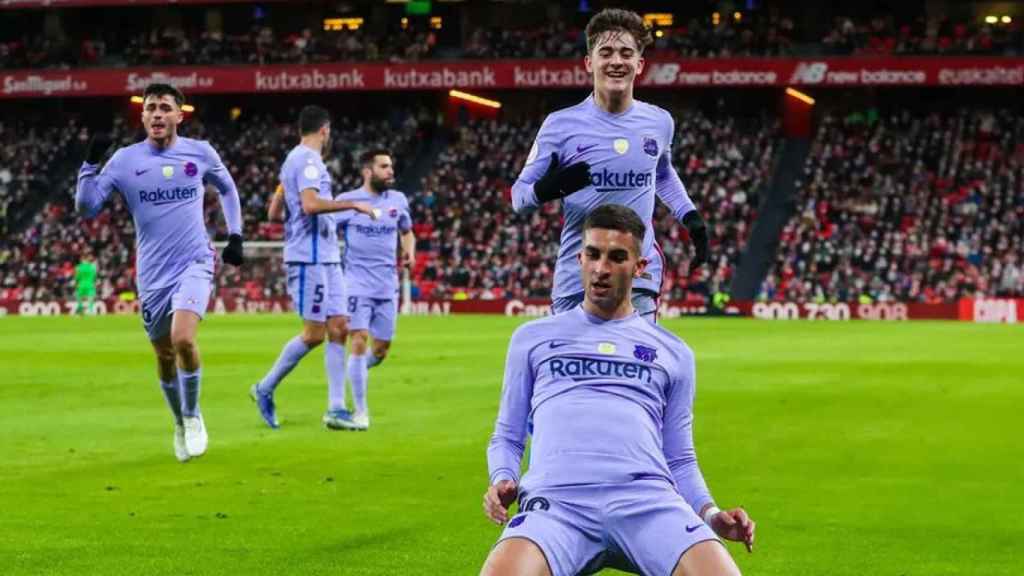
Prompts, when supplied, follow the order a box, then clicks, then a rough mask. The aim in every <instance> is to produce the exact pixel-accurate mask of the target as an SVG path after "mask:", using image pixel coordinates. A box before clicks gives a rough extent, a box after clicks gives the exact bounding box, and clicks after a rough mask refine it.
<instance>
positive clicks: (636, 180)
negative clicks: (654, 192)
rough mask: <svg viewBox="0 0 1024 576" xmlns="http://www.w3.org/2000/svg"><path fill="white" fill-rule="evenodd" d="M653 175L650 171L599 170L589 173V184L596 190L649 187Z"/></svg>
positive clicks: (606, 190)
mask: <svg viewBox="0 0 1024 576" xmlns="http://www.w3.org/2000/svg"><path fill="white" fill-rule="evenodd" d="M653 182H654V176H653V175H652V174H651V173H650V172H636V171H634V170H630V171H629V172H611V171H610V170H607V169H605V170H601V171H600V172H594V173H592V174H591V175H590V184H591V185H592V186H593V187H594V189H595V190H597V191H598V192H620V191H623V190H635V189H637V188H650V186H651V183H653Z"/></svg>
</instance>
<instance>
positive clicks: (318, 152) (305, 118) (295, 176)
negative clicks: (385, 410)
mask: <svg viewBox="0 0 1024 576" xmlns="http://www.w3.org/2000/svg"><path fill="white" fill-rule="evenodd" d="M299 133H300V135H301V137H302V140H301V141H300V142H299V144H297V145H296V146H295V147H294V148H292V150H291V152H289V153H288V157H287V158H285V161H284V164H283V165H282V166H281V174H280V177H281V180H280V182H281V184H280V186H279V190H280V189H282V188H283V193H282V194H278V193H277V192H275V194H274V197H273V198H272V199H271V204H270V207H269V209H268V216H269V217H270V218H271V219H272V220H273V219H277V218H278V217H280V216H281V215H282V213H283V214H284V216H285V224H284V230H285V246H284V261H285V264H286V265H287V267H288V293H289V294H290V295H291V298H292V304H293V305H294V306H295V311H296V312H298V313H299V316H300V317H301V318H302V332H301V333H300V334H299V335H297V336H295V337H294V338H292V339H291V340H289V341H288V342H287V343H286V344H285V346H284V349H283V350H281V354H280V355H279V356H278V358H277V361H276V362H275V363H274V365H273V366H272V367H271V368H270V371H269V372H268V373H267V374H266V376H264V377H263V379H262V380H260V381H259V382H257V383H256V384H254V385H253V386H252V388H251V389H250V390H249V394H250V396H251V397H252V399H253V400H254V401H255V402H256V405H257V407H258V408H259V411H260V416H261V417H262V418H263V421H264V422H266V423H267V425H268V426H270V427H271V428H277V427H278V426H279V422H278V419H277V407H276V404H275V402H274V391H275V390H276V389H277V386H278V385H279V384H280V383H281V381H282V380H283V379H284V377H285V376H287V375H288V373H289V372H291V371H292V369H293V368H295V366H296V365H297V364H298V363H299V361H300V360H302V358H303V357H305V356H306V354H308V353H309V351H310V350H312V349H313V348H316V347H317V346H319V345H320V344H321V343H322V342H323V341H324V337H325V336H326V337H327V340H328V342H327V352H326V354H325V360H324V363H325V368H326V371H327V396H328V400H327V402H328V406H327V412H325V413H324V417H323V421H324V423H325V424H327V425H328V426H330V425H331V424H332V423H333V422H334V421H335V420H336V419H338V418H341V417H345V418H347V417H348V415H347V413H344V410H343V409H344V404H345V336H346V326H345V320H346V319H345V316H344V315H343V312H344V305H345V287H344V284H343V280H342V275H341V251H340V250H339V247H338V231H337V226H336V224H335V217H336V215H337V213H339V212H341V211H344V210H355V211H360V212H363V213H365V214H369V215H370V217H371V218H372V217H373V209H372V208H370V206H369V205H367V204H365V203H359V202H344V201H342V202H339V201H336V200H334V199H332V191H331V175H330V173H329V172H328V171H327V166H326V165H325V164H324V162H323V159H322V154H323V151H324V148H325V147H326V146H327V142H328V140H329V139H330V137H331V118H330V115H329V114H328V113H327V110H324V109H323V108H321V107H319V106H306V107H305V108H303V109H302V110H301V111H300V112H299Z"/></svg>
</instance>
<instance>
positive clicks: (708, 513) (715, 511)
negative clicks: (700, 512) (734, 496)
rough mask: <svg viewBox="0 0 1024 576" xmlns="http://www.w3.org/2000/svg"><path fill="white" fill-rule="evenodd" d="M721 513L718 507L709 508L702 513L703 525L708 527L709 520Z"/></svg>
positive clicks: (709, 524)
mask: <svg viewBox="0 0 1024 576" xmlns="http://www.w3.org/2000/svg"><path fill="white" fill-rule="evenodd" d="M721 511H722V510H721V508H719V507H718V506H711V507H710V508H708V509H707V510H705V511H704V523H705V524H707V525H708V526H711V519H712V518H714V517H715V516H716V515H717V514H718V513H719V512H721Z"/></svg>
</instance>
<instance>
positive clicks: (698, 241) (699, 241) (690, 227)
mask: <svg viewBox="0 0 1024 576" xmlns="http://www.w3.org/2000/svg"><path fill="white" fill-rule="evenodd" d="M683 226H686V230H687V231H688V232H689V233H690V242H691V243H692V244H693V251H694V256H693V260H692V261H691V262H690V266H691V267H693V266H700V265H701V264H704V263H705V262H707V261H708V227H707V225H705V224H704V219H703V218H701V217H700V214H698V213H697V211H696V210H692V211H690V212H687V213H686V216H683Z"/></svg>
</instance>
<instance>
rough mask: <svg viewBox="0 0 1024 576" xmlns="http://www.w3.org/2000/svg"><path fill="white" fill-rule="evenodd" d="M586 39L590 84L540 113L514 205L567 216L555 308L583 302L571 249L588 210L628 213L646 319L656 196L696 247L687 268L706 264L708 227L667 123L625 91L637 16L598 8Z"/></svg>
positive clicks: (644, 33)
mask: <svg viewBox="0 0 1024 576" xmlns="http://www.w3.org/2000/svg"><path fill="white" fill-rule="evenodd" d="M586 37H587V56H586V58H585V60H584V64H585V65H586V68H587V71H588V72H590V73H591V74H592V76H593V80H594V91H593V93H592V94H591V95H590V96H588V97H587V99H586V100H584V101H583V102H581V103H579V104H577V105H575V106H572V107H570V108H565V109H563V110H559V111H557V112H554V113H553V114H551V115H549V116H548V117H547V118H546V119H545V120H544V123H543V124H542V125H541V127H540V131H539V132H538V133H537V138H536V140H535V141H534V143H533V147H532V149H531V150H530V154H529V156H528V157H527V160H526V164H525V166H523V169H522V172H520V174H519V179H518V180H516V182H515V184H513V186H512V207H513V209H514V210H515V211H516V212H523V211H529V210H533V209H535V208H536V207H537V206H539V205H540V204H542V203H544V202H551V201H554V200H561V201H562V211H563V213H564V216H565V223H564V225H563V227H562V239H561V247H560V248H559V251H558V262H557V263H556V265H555V281H554V287H553V289H552V303H551V309H552V312H553V313H555V314H558V313H562V312H566V311H568V310H572V309H573V308H575V307H576V306H577V305H579V303H580V302H582V301H583V286H582V285H581V284H580V282H579V266H578V264H577V263H576V254H578V253H579V251H580V245H581V239H582V234H581V230H580V226H581V225H582V223H583V219H584V218H585V217H586V215H587V213H589V212H590V211H591V210H593V209H594V208H596V207H597V206H600V205H601V204H621V205H624V206H627V207H629V208H631V209H632V210H633V211H635V212H636V213H637V214H638V215H639V216H640V219H641V220H642V221H643V222H644V223H645V232H644V237H643V256H644V258H646V259H647V261H648V262H649V265H648V267H647V270H646V271H644V272H643V274H642V275H641V276H640V277H639V278H637V279H636V282H635V283H634V286H633V294H632V298H633V305H634V306H635V307H636V308H637V310H638V311H639V312H640V315H641V316H643V317H644V318H645V319H647V320H649V321H651V322H653V321H655V318H656V315H657V310H658V296H659V294H660V291H661V277H662V269H663V267H664V266H665V262H664V258H663V256H662V254H661V249H660V248H659V247H658V246H657V245H656V244H655V242H654V229H653V227H652V225H651V222H652V220H653V217H654V200H655V197H657V198H659V199H660V200H661V201H662V202H663V203H665V204H666V205H667V206H668V207H669V209H671V211H672V214H673V215H674V216H675V217H676V219H678V221H679V222H681V223H682V224H683V225H684V226H685V227H686V229H687V231H688V232H689V236H690V240H691V242H692V244H693V247H694V250H695V256H694V258H693V259H692V260H691V261H690V266H691V269H692V268H694V267H696V266H698V265H700V264H701V263H703V262H705V261H707V258H708V236H707V228H706V226H705V224H704V220H703V219H702V218H701V217H700V215H699V214H698V213H697V210H696V208H695V207H694V205H693V202H692V201H691V200H690V197H689V196H688V195H687V193H686V188H685V187H684V186H683V183H682V181H680V179H679V175H678V174H677V173H676V171H675V168H673V167H672V136H673V133H674V132H675V121H674V120H673V119H672V116H671V115H670V114H669V113H668V112H666V111H665V110H663V109H661V108H659V107H657V106H654V105H651V104H647V103H645V102H641V101H639V100H635V99H634V98H633V84H634V81H635V80H636V78H637V76H639V75H640V73H641V72H643V67H644V59H643V50H644V47H646V46H647V45H648V44H650V42H651V33H650V31H649V30H648V29H647V28H646V27H645V26H644V22H643V19H642V18H641V17H640V16H639V15H638V14H636V13H635V12H630V11H628V10H617V9H609V10H602V11H601V12H599V13H598V14H596V15H595V16H594V17H593V18H592V19H591V20H590V23H589V24H587V28H586Z"/></svg>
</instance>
